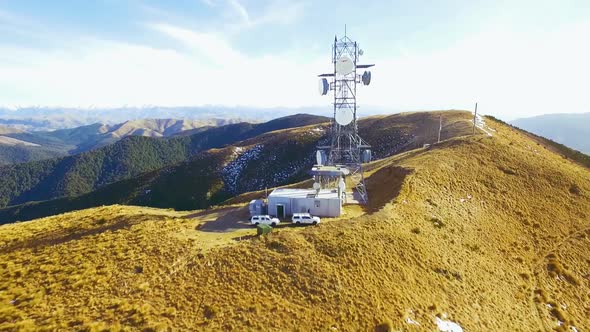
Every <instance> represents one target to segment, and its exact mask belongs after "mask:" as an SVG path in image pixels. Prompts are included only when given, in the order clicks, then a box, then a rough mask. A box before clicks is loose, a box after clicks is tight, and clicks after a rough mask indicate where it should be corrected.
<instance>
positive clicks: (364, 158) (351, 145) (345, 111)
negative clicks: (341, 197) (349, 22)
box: [318, 25, 374, 203]
mask: <svg viewBox="0 0 590 332" xmlns="http://www.w3.org/2000/svg"><path fill="white" fill-rule="evenodd" d="M363 53H364V52H363V50H361V49H360V48H359V46H358V43H357V42H356V41H352V40H351V39H350V38H348V36H347V35H346V25H345V26H344V37H342V38H340V39H338V38H337V37H336V36H334V45H333V46H332V64H333V72H332V73H328V74H321V75H319V77H320V94H322V95H326V94H327V93H328V91H329V90H332V91H334V102H333V118H332V128H331V132H330V145H329V146H319V147H318V149H319V150H320V151H321V153H324V154H325V155H326V157H327V158H326V159H327V160H326V163H325V165H326V166H336V167H340V168H345V169H347V170H348V171H349V173H348V174H349V175H348V177H349V179H350V180H351V182H352V185H353V186H354V187H355V188H356V194H357V195H356V196H357V197H356V198H355V199H356V200H357V201H359V202H360V203H367V202H368V199H369V197H368V195H367V189H366V187H365V178H364V174H363V167H362V163H364V162H369V161H370V158H371V150H370V148H371V147H370V145H368V144H367V143H366V142H365V141H364V140H363V139H362V138H361V137H360V136H359V135H358V127H357V109H358V105H357V102H356V94H357V84H361V83H362V84H363V85H369V83H370V82H371V72H370V71H364V72H363V73H362V74H360V71H359V69H365V68H370V67H372V66H374V64H370V65H362V64H359V57H360V56H362V55H363ZM328 77H329V78H331V81H330V82H328V79H327V78H328ZM322 151H323V152H322Z"/></svg>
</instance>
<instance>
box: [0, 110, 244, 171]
mask: <svg viewBox="0 0 590 332" xmlns="http://www.w3.org/2000/svg"><path fill="white" fill-rule="evenodd" d="M235 121H237V120H235V119H208V120H175V119H142V120H129V121H125V122H123V123H119V124H113V125H109V124H102V123H95V124H91V125H87V126H82V127H76V128H71V129H60V130H55V131H32V132H27V131H23V130H20V129H16V128H12V127H6V126H0V165H2V164H4V165H5V164H12V163H21V162H28V161H35V160H43V159H48V158H52V157H60V156H66V155H71V154H76V153H80V152H84V151H89V150H92V149H96V148H99V147H102V146H106V145H109V144H112V143H115V142H117V141H119V140H120V139H122V138H125V137H128V136H146V137H169V136H174V135H178V134H180V133H182V132H183V131H190V132H191V133H193V134H195V133H198V132H200V131H203V130H206V129H208V128H211V127H216V126H220V125H226V124H230V123H233V122H235Z"/></svg>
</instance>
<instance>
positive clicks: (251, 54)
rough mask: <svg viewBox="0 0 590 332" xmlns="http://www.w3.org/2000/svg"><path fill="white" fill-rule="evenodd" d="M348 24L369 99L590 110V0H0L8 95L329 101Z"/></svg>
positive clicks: (0, 85)
mask: <svg viewBox="0 0 590 332" xmlns="http://www.w3.org/2000/svg"><path fill="white" fill-rule="evenodd" d="M344 24H347V27H348V35H349V37H351V38H353V39H355V40H357V41H358V42H359V43H360V45H361V48H363V49H364V51H365V55H364V56H363V57H362V60H363V62H367V63H376V66H375V67H374V69H373V75H372V76H373V81H372V83H371V85H370V86H369V87H362V89H361V90H360V92H359V103H360V104H361V105H363V106H365V107H370V106H371V105H373V106H380V107H385V108H388V109H391V111H392V112H396V111H409V110H420V109H450V108H458V109H472V108H473V104H474V103H475V102H476V101H478V102H479V105H480V110H481V111H483V112H485V113H488V114H494V115H497V116H500V117H502V118H504V119H507V120H510V119H513V118H518V117H524V116H529V115H536V114H542V113H560V112H568V113H574V112H590V101H589V100H588V96H590V84H589V81H590V1H588V0H580V1H568V0H559V1H557V0H556V1H543V0H534V1H533V0H531V1H528V0H523V1H518V0H507V1H492V0H487V1H476V0H475V1H474V0H465V1H450V0H449V1H442V0H441V1H420V0H407V1H358V0H357V1H329V0H322V1H312V0H265V1H263V0H260V1H248V0H183V1H148V0H128V1H124V0H95V1H78V0H70V1H65V0H52V1H45V0H37V1H29V0H0V105H3V106H12V107H14V106H30V105H42V106H74V107H89V106H107V107H110V106H122V105H136V106H140V105H166V106H176V105H207V104H219V105H247V106H261V107H272V106H288V107H299V106H313V105H324V106H325V107H326V108H327V109H329V108H330V101H331V100H330V98H329V97H326V96H324V97H320V96H319V95H318V93H317V80H318V78H317V76H316V75H317V74H319V73H322V72H326V71H330V68H331V63H330V60H331V59H330V51H331V43H332V41H333V39H334V35H335V34H337V35H338V36H341V35H342V34H343V32H344Z"/></svg>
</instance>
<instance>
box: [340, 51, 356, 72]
mask: <svg viewBox="0 0 590 332" xmlns="http://www.w3.org/2000/svg"><path fill="white" fill-rule="evenodd" d="M353 70H354V62H352V60H351V59H350V58H349V57H347V56H346V55H344V56H341V57H340V58H339V59H338V60H336V73H338V74H340V75H348V74H350V73H352V71H353Z"/></svg>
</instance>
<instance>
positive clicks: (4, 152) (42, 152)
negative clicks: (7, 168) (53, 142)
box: [0, 144, 66, 165]
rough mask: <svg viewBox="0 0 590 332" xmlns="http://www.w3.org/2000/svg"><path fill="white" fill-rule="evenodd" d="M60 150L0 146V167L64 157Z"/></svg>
mask: <svg viewBox="0 0 590 332" xmlns="http://www.w3.org/2000/svg"><path fill="white" fill-rule="evenodd" d="M65 155H66V153H65V152H63V151H62V150H60V149H52V148H46V147H38V146H23V145H2V144H0V165H9V164H15V163H25V162H29V161H38V160H44V159H51V158H56V157H62V156H65Z"/></svg>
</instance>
